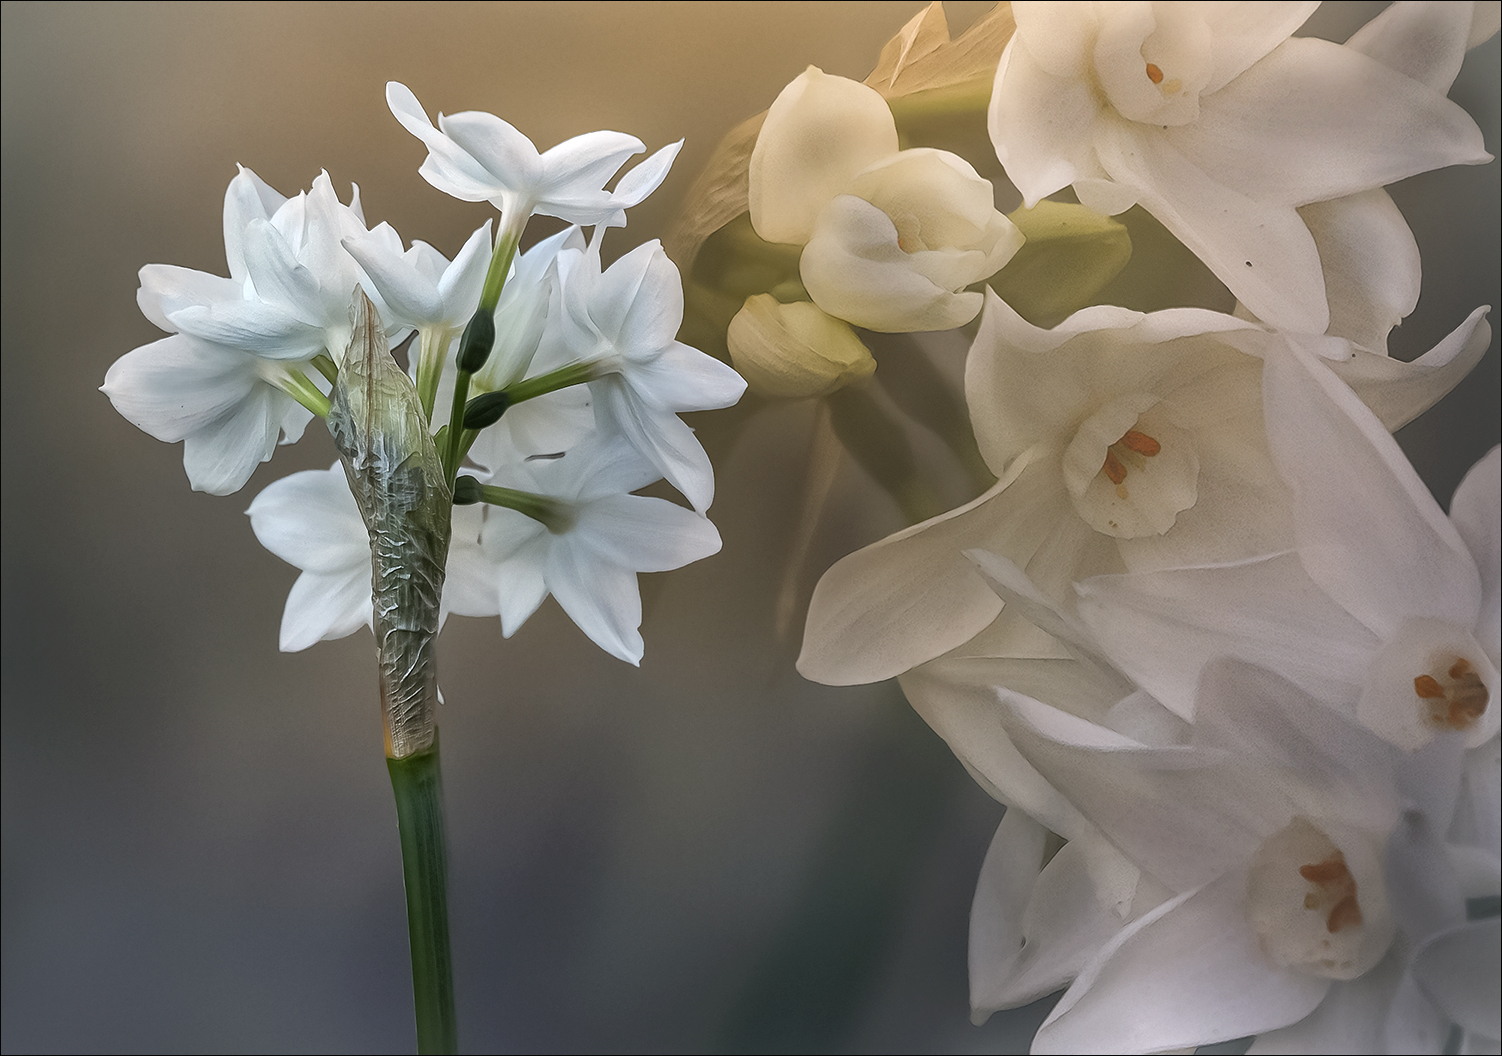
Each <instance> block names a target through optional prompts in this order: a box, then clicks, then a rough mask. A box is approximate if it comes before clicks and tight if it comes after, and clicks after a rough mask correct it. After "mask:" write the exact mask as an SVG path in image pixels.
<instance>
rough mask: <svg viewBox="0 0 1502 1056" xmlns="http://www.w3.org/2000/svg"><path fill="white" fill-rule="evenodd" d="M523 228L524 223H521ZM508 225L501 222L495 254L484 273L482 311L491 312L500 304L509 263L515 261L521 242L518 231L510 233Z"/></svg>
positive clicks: (520, 234) (509, 271)
mask: <svg viewBox="0 0 1502 1056" xmlns="http://www.w3.org/2000/svg"><path fill="white" fill-rule="evenodd" d="M522 224H523V226H525V225H526V221H525V220H523V221H522ZM509 228H510V225H509V224H507V223H506V221H505V219H503V220H502V222H501V231H500V234H499V235H498V236H497V238H496V243H495V252H494V253H492V254H491V256H490V267H489V268H487V269H486V271H485V285H484V286H483V287H482V288H481V290H480V308H481V310H483V311H487V312H493V311H495V306H496V305H497V304H498V303H500V300H501V290H502V288H503V287H505V285H506V277H507V276H508V275H510V274H511V262H512V261H513V260H515V259H516V247H517V244H518V243H519V242H520V241H521V237H522V233H521V232H520V231H515V232H513V231H511V230H510V229H509Z"/></svg>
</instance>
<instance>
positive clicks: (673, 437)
mask: <svg viewBox="0 0 1502 1056" xmlns="http://www.w3.org/2000/svg"><path fill="white" fill-rule="evenodd" d="M596 388H597V389H600V390H601V395H602V397H603V398H602V399H601V400H600V406H601V408H602V409H603V410H604V411H605V412H606V413H607V414H608V415H609V416H610V418H611V420H612V421H613V422H614V423H615V425H616V427H617V428H618V429H620V431H621V433H622V435H624V436H625V437H626V439H627V440H628V441H629V442H630V443H631V445H632V446H633V447H635V448H636V449H637V450H638V451H640V452H641V453H642V454H643V455H644V456H646V458H647V459H648V460H649V461H651V462H652V464H653V465H655V466H657V468H658V469H659V470H661V471H662V475H663V476H664V477H666V478H667V480H668V483H670V484H672V485H673V487H675V488H677V489H678V490H679V492H681V493H682V494H683V497H684V498H686V499H688V501H689V503H690V504H692V505H693V507H694V509H695V510H696V511H697V512H699V513H703V512H705V511H706V510H708V509H709V507H710V504H711V503H712V502H714V469H713V467H711V466H710V464H709V456H708V455H707V454H705V452H704V448H703V447H702V446H701V445H700V444H699V441H698V439H696V438H695V436H694V431H693V430H692V429H690V428H689V427H688V426H687V425H686V424H685V423H684V422H683V420H682V419H680V418H679V417H678V416H677V415H676V414H671V413H669V412H666V411H659V410H656V409H654V408H651V407H649V406H647V405H645V404H644V403H643V402H642V401H641V400H639V399H637V398H635V397H634V396H633V395H632V394H630V393H629V392H627V391H626V386H625V385H623V384H621V383H620V382H618V381H612V380H611V379H606V381H605V382H604V383H603V384H602V385H597V386H596Z"/></svg>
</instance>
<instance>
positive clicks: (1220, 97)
mask: <svg viewBox="0 0 1502 1056" xmlns="http://www.w3.org/2000/svg"><path fill="white" fill-rule="evenodd" d="M1316 6H1317V4H1314V3H1276V4H1226V5H1185V4H1153V3H1145V2H1134V3H1125V4H1062V5H1058V4H1041V3H1028V2H1019V3H1016V4H1014V5H1013V7H1012V10H1013V13H1014V15H1015V17H1016V20H1017V32H1016V35H1015V36H1014V37H1013V38H1012V41H1011V42H1010V44H1009V45H1008V46H1007V50H1006V52H1005V53H1004V54H1003V56H1002V60H1001V65H1000V67H999V69H998V70H997V76H996V86H995V92H994V94H993V96H992V101H991V110H990V129H991V138H992V141H993V143H994V144H995V146H996V151H997V155H998V156H999V157H1000V159H1001V162H1002V164H1003V165H1004V166H1005V167H1006V170H1007V174H1008V175H1009V176H1010V177H1011V179H1012V182H1013V183H1015V184H1016V185H1017V187H1018V189H1019V190H1021V191H1022V193H1023V197H1024V199H1025V200H1026V202H1027V203H1028V204H1030V205H1031V204H1033V203H1035V202H1037V201H1038V200H1040V199H1042V198H1044V197H1046V196H1047V195H1050V194H1053V193H1054V192H1055V191H1058V190H1060V189H1062V188H1064V187H1066V186H1071V185H1072V186H1073V187H1074V189H1075V191H1076V193H1077V194H1078V195H1079V197H1080V200H1081V201H1082V202H1084V203H1085V204H1086V205H1089V206H1091V207H1092V208H1095V209H1098V210H1100V211H1102V212H1106V213H1118V212H1121V211H1122V210H1124V209H1126V208H1128V207H1129V206H1131V205H1133V204H1141V205H1142V206H1143V208H1145V209H1146V210H1147V211H1148V212H1150V213H1152V214H1153V215H1154V216H1155V217H1156V218H1157V219H1158V220H1159V221H1160V222H1162V223H1163V225H1164V226H1165V227H1167V228H1168V229H1169V230H1170V231H1171V232H1172V233H1173V234H1174V235H1175V236H1176V237H1177V238H1178V239H1179V240H1180V241H1182V242H1183V243H1184V244H1185V245H1186V246H1188V247H1189V248H1190V249H1191V250H1192V251H1193V252H1194V253H1195V254H1196V255H1197V256H1198V257H1199V258H1200V259H1201V260H1203V261H1204V262H1205V263H1206V265H1207V266H1208V267H1209V268H1210V270H1211V271H1213V272H1214V273H1215V275H1216V276H1217V277H1218V278H1219V279H1220V280H1221V281H1222V282H1224V283H1225V284H1226V286H1227V287H1229V288H1230V290H1231V292H1232V293H1234V294H1235V295H1236V296H1237V298H1238V299H1239V300H1240V301H1241V302H1242V303H1243V304H1244V305H1246V307H1247V308H1248V309H1250V310H1251V312H1252V313H1253V314H1255V315H1256V316H1257V317H1258V318H1259V319H1262V320H1265V321H1266V322H1268V323H1269V324H1271V325H1274V326H1277V327H1279V328H1284V329H1288V330H1294V331H1298V332H1301V333H1309V334H1319V333H1324V331H1325V329H1326V327H1327V326H1328V325H1329V322H1330V310H1329V306H1328V302H1327V299H1326V289H1325V283H1324V279H1323V277H1322V272H1321V266H1320V256H1319V253H1318V251H1317V249H1316V246H1315V240H1314V238H1313V236H1312V235H1311V234H1310V228H1309V225H1308V224H1306V222H1305V220H1304V219H1303V218H1302V217H1301V216H1300V215H1299V212H1298V209H1299V207H1300V206H1306V205H1309V204H1310V203H1315V202H1324V201H1329V200H1331V199H1335V198H1341V197H1345V196H1347V195H1353V194H1357V193H1360V192H1363V191H1368V190H1371V189H1373V188H1378V187H1382V186H1384V185H1386V184H1389V183H1393V182H1395V181H1397V180H1399V179H1402V178H1404V177H1406V176H1411V175H1413V174H1415V173H1419V172H1426V171H1429V170H1431V169H1436V168H1440V167H1443V166H1445V165H1453V164H1477V163H1481V162H1485V161H1487V160H1489V158H1490V155H1488V154H1487V153H1486V151H1485V150H1484V149H1483V147H1482V142H1481V134H1480V130H1479V129H1478V128H1477V127H1476V125H1475V123H1474V122H1473V121H1472V120H1471V119H1470V117H1468V116H1467V115H1466V113H1465V112H1464V111H1463V110H1461V108H1460V107H1458V106H1456V105H1455V104H1454V103H1451V102H1450V101H1449V100H1447V99H1445V98H1444V96H1443V95H1442V94H1441V93H1440V92H1437V91H1435V90H1434V89H1433V88H1431V87H1429V86H1427V85H1426V84H1423V83H1420V82H1419V81H1416V80H1413V79H1412V78H1410V77H1408V76H1404V75H1403V74H1402V73H1399V72H1397V71H1396V70H1394V69H1393V68H1391V67H1390V66H1388V65H1386V64H1384V63H1383V62H1381V61H1378V60H1377V59H1374V58H1371V57H1369V56H1367V55H1364V54H1361V52H1360V51H1358V50H1356V49H1353V48H1347V47H1342V46H1340V45H1337V44H1331V43H1329V42H1326V41H1322V40H1314V39H1308V38H1300V39H1290V34H1291V33H1292V32H1293V31H1294V30H1295V29H1297V28H1298V26H1299V25H1300V24H1302V23H1303V21H1304V20H1305V19H1306V18H1308V17H1309V15H1310V13H1312V11H1313V10H1314V8H1315V7H1316Z"/></svg>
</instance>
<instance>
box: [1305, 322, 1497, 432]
mask: <svg viewBox="0 0 1502 1056" xmlns="http://www.w3.org/2000/svg"><path fill="white" fill-rule="evenodd" d="M1486 313H1487V309H1486V308H1477V309H1476V310H1475V311H1474V312H1472V313H1471V315H1470V317H1469V318H1467V319H1466V321H1465V322H1463V323H1461V324H1460V326H1458V327H1456V328H1455V330H1454V332H1452V333H1451V334H1450V335H1449V336H1448V337H1446V338H1445V339H1444V340H1443V341H1441V342H1440V343H1439V344H1437V345H1435V346H1434V347H1433V348H1431V349H1430V350H1429V351H1428V352H1425V353H1424V354H1423V355H1422V356H1420V357H1419V358H1418V359H1415V360H1412V361H1409V362H1404V361H1403V360H1401V359H1392V358H1390V357H1388V356H1386V355H1377V354H1375V353H1373V352H1363V351H1360V350H1356V351H1354V352H1353V353H1352V355H1351V358H1350V359H1347V360H1345V361H1335V362H1332V363H1331V364H1330V369H1331V370H1333V371H1335V373H1336V374H1337V375H1339V376H1340V380H1342V381H1344V382H1345V383H1346V384H1347V385H1349V386H1350V387H1351V388H1352V389H1354V390H1355V391H1356V395H1357V396H1359V397H1360V398H1361V402H1362V403H1364V404H1366V405H1367V406H1368V407H1370V408H1371V409H1372V413H1373V414H1375V415H1376V416H1377V417H1378V418H1379V419H1380V420H1381V422H1382V425H1383V426H1384V427H1385V428H1387V430H1388V431H1389V432H1396V431H1397V430H1398V429H1400V428H1402V427H1403V426H1405V425H1407V424H1408V423H1409V422H1411V421H1413V420H1414V419H1415V418H1417V417H1418V416H1419V415H1421V414H1423V413H1424V412H1425V411H1427V410H1428V409H1429V408H1430V407H1433V406H1434V405H1435V404H1436V403H1438V402H1439V401H1440V400H1441V399H1443V398H1444V397H1445V396H1446V395H1447V394H1448V393H1449V392H1450V390H1451V389H1453V388H1455V386H1457V385H1459V384H1460V383H1461V382H1462V381H1463V380H1465V377H1466V375H1468V374H1469V373H1470V372H1471V370H1472V369H1473V368H1474V367H1475V366H1476V364H1477V363H1480V362H1481V358H1482V357H1483V356H1485V355H1486V350H1487V349H1488V348H1490V347H1491V340H1492V328H1491V325H1490V324H1489V323H1488V322H1487V321H1486ZM1332 325H1333V324H1332Z"/></svg>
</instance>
